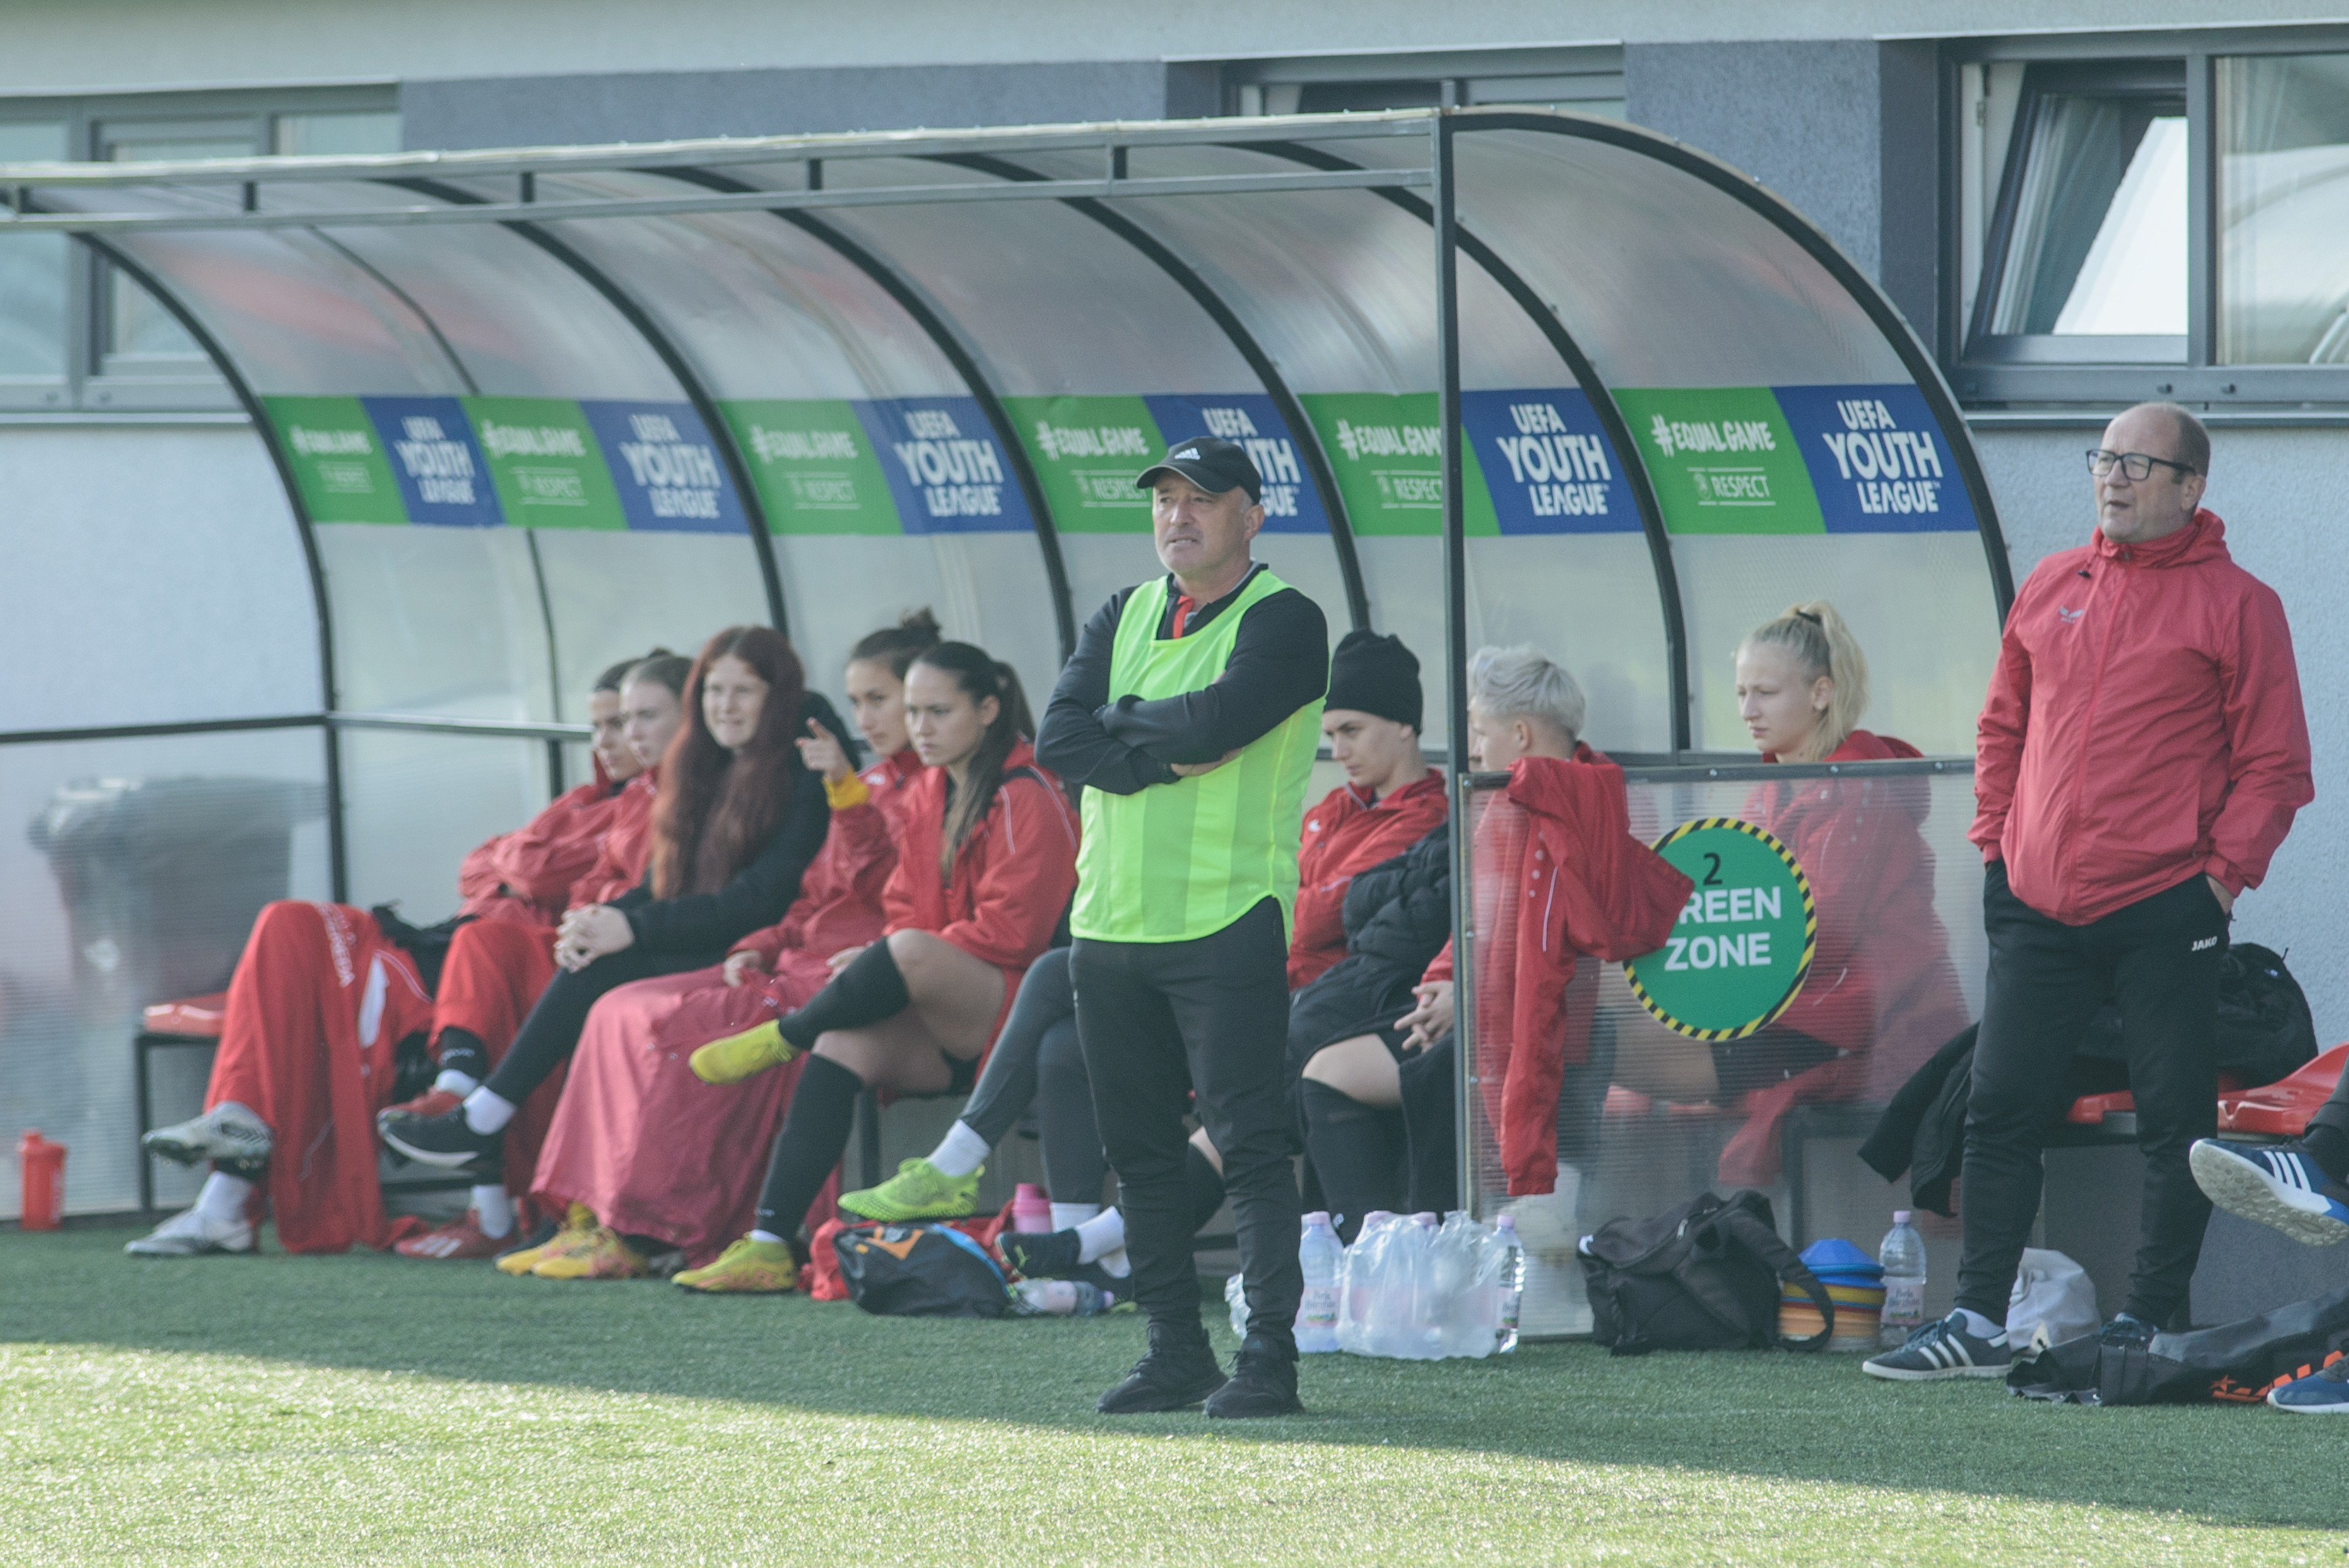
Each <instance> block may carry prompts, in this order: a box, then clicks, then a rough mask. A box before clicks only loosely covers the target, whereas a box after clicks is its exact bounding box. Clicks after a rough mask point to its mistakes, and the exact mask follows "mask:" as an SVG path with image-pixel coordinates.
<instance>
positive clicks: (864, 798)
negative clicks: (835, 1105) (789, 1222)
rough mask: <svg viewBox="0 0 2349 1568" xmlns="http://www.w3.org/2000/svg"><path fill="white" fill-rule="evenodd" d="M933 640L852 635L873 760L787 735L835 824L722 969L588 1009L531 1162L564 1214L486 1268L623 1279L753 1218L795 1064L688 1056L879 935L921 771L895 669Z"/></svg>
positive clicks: (909, 623) (857, 690)
mask: <svg viewBox="0 0 2349 1568" xmlns="http://www.w3.org/2000/svg"><path fill="white" fill-rule="evenodd" d="M937 640H938V631H937V623H936V621H935V620H934V619H932V618H931V616H930V614H929V612H928V611H926V610H924V611H920V612H917V613H916V614H912V615H908V616H907V617H905V620H904V621H903V622H902V623H901V624H898V625H895V626H891V627H886V628H885V629H883V630H881V631H877V632H874V633H873V634H871V635H869V636H867V637H865V638H864V640H863V641H862V642H860V643H858V644H857V645H856V647H855V649H854V652H853V654H852V655H851V656H850V658H849V661H848V668H847V676H846V684H847V688H848V695H849V699H850V702H851V705H852V711H853V712H854V716H855V723H856V727H857V729H858V731H859V732H860V733H862V734H863V736H864V739H865V742H866V744H867V745H869V746H871V747H872V748H873V750H874V754H875V755H876V756H877V757H878V758H880V760H878V761H876V762H874V764H873V765H872V766H871V767H869V768H867V769H864V772H863V773H861V774H859V773H856V772H854V771H852V770H851V763H850V758H849V754H848V750H847V748H845V747H844V746H843V745H842V744H841V743H840V742H839V741H838V740H837V739H836V738H833V737H832V736H830V735H828V734H825V733H823V732H822V730H821V729H820V728H819V729H818V731H817V733H815V734H813V735H811V736H809V737H807V738H803V739H802V740H801V741H800V742H799V747H800V756H801V758H802V761H804V762H805V763H806V765H807V766H808V767H809V768H810V769H813V770H814V771H816V772H818V773H821V774H823V779H824V792H825V794H826V796H827V797H828V798H829V799H830V801H831V805H832V831H831V833H830V835H829V836H828V837H827V838H826V839H825V840H824V844H823V854H821V855H819V856H817V857H816V861H815V863H814V864H813V865H812V866H810V867H809V868H808V874H807V881H806V882H805V884H804V886H803V887H802V891H801V893H800V896H799V900H798V902H797V903H793V904H792V907H791V911H790V913H787V914H785V915H784V916H783V918H782V921H781V923H779V924H776V925H772V926H770V927H768V928H767V929H766V930H764V931H760V932H754V933H752V934H750V935H749V936H746V937H744V938H743V939H742V940H741V941H740V943H738V944H736V945H735V948H734V951H733V952H731V953H730V954H727V956H726V963H725V965H724V966H723V967H722V968H719V969H699V970H696V971H694V972H693V973H692V974H689V975H664V976H662V977H659V978H657V979H652V980H639V981H636V982H635V983H634V984H633V985H623V986H621V987H620V988H619V989H618V990H616V991H615V992H613V993H612V994H611V995H607V996H605V998H604V999H603V1000H602V1001H600V1002H598V1003H596V1004H595V1009H594V1010H593V1011H592V1012H590V1013H589V1014H588V1015H587V1027H586V1030H585V1033H584V1034H583V1035H582V1036H581V1037H580V1040H579V1053H578V1055H577V1056H575V1057H573V1058H572V1063H571V1074H570V1080H569V1083H568V1085H567V1086H566V1087H565V1088H564V1092H563V1101H562V1105H561V1107H560V1109H557V1110H556V1112H555V1116H554V1126H553V1128H552V1129H550V1130H549V1131H548V1134H547V1140H546V1148H545V1150H544V1152H543V1155H542V1156H541V1158H540V1161H539V1167H538V1171H539V1174H538V1187H537V1195H538V1199H539V1201H540V1202H542V1203H543V1204H545V1205H547V1206H549V1207H550V1208H555V1209H559V1208H561V1207H562V1206H563V1205H564V1204H565V1203H568V1204H569V1205H570V1208H571V1219H570V1222H568V1223H567V1224H566V1225H565V1226H564V1229H563V1231H562V1232H561V1233H559V1234H556V1235H554V1236H553V1237H552V1238H550V1239H547V1240H545V1241H544V1243H543V1245H540V1246H536V1247H529V1248H524V1249H522V1250H519V1251H516V1252H513V1253H510V1254H509V1255H507V1256H504V1257H502V1258H500V1259H499V1260H498V1266H499V1267H500V1268H502V1269H503V1270H504V1271H506V1272H507V1273H508V1274H534V1275H536V1276H537V1277H539V1278H541V1279H631V1278H635V1277H637V1276H639V1275H641V1274H645V1273H647V1272H648V1271H649V1270H651V1269H652V1268H653V1267H654V1265H655V1264H656V1263H657V1261H659V1260H662V1259H664V1258H667V1257H678V1258H679V1259H680V1261H682V1262H684V1263H690V1264H701V1263H707V1262H709V1260H710V1259H711V1258H712V1257H714V1256H715V1255H716V1254H717V1253H718V1250H719V1248H720V1247H721V1246H723V1245H724V1244H725V1243H727V1242H729V1241H731V1240H732V1239H733V1238H735V1237H737V1236H740V1234H741V1233H743V1232H744V1231H745V1230H747V1229H749V1228H750V1222H751V1220H752V1218H753V1214H752V1210H753V1208H754V1206H755V1204H756V1202H757V1198H758V1187H759V1176H760V1172H761V1170H762V1169H763V1162H762V1161H760V1160H759V1159H758V1154H759V1153H763V1152H764V1151H765V1150H766V1149H767V1147H768V1145H769V1144H770V1143H771V1142H772V1140H773V1139H774V1136H775V1128H776V1124H777V1122H778V1120H779V1119H781V1116H782V1111H783V1105H784V1102H785V1101H786V1100H787V1099H789V1098H790V1095H791V1090H792V1085H793V1083H794V1082H795V1081H796V1080H797V1078H798V1077H799V1073H800V1070H801V1069H800V1068H799V1067H797V1066H795V1065H794V1066H787V1067H785V1068H782V1069H781V1071H779V1072H773V1073H769V1074H766V1075H765V1076H764V1077H762V1078H760V1079H759V1080H758V1081H757V1082H756V1083H755V1084H753V1085H750V1086H746V1087H743V1088H733V1089H722V1088H711V1087H710V1086H709V1085H708V1084H705V1083H703V1082H702V1081H701V1080H700V1079H699V1078H696V1077H694V1075H693V1072H692V1070H691V1069H690V1068H688V1066H687V1065H686V1057H687V1056H688V1055H689V1054H690V1053H691V1051H692V1050H693V1048H694V1047H697V1046H699V1045H702V1044H704V1043H706V1042H707V1041H709V1040H710V1039H712V1038H714V1037H719V1036H721V1035H725V1034H730V1033H735V1032H738V1031H740V1030H742V1029H746V1028H748V1027H750V1026H752V1025H753V1024H756V1023H759V1022H761V1021H763V1020H766V1019H770V1018H772V1017H774V1016H776V1014H777V1012H778V1011H783V1010H788V1008H789V1007H790V1006H796V1005H798V1004H799V1003H802V1002H804V1001H806V1000H807V998H809V997H811V996H812V995H815V994H816V992H818V991H819V990H821V989H823V985H824V982H825V981H826V980H828V979H829V978H830V977H831V971H830V969H829V967H828V966H827V965H826V964H825V960H826V959H828V958H830V957H831V956H832V955H833V954H835V953H839V952H842V951H844V950H846V949H848V948H852V947H861V946H863V945H864V944H866V943H869V942H873V941H876V940H878V939H879V937H880V936H881V934H882V932H883V930H884V927H885V916H884V912H883V909H882V895H883V890H884V889H885V887H886V885H887V883H888V881H889V876H890V873H891V872H892V871H894V870H895V867H896V863H897V837H898V834H899V832H900V831H901V827H900V823H899V820H898V819H899V818H900V816H901V815H902V814H903V811H904V810H905V800H906V798H907V796H908V795H909V794H910V793H911V792H912V791H911V788H910V787H911V785H912V784H913V782H914V780H915V779H917V778H919V777H920V776H921V773H922V771H923V769H922V764H921V759H920V758H919V757H918V756H916V753H915V752H914V750H913V748H912V747H911V744H910V740H909V738H908V737H907V735H906V731H905V672H906V668H907V666H908V665H911V664H912V662H913V660H914V657H915V655H917V654H919V653H921V652H922V651H923V650H924V649H926V648H928V647H930V646H932V645H935V644H936V642H937ZM542 1092H543V1091H542Z"/></svg>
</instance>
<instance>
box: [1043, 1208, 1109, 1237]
mask: <svg viewBox="0 0 2349 1568" xmlns="http://www.w3.org/2000/svg"><path fill="white" fill-rule="evenodd" d="M1100 1212H1101V1205H1100V1204H1099V1203H1055V1204H1053V1205H1052V1229H1054V1230H1056V1231H1073V1230H1075V1229H1076V1228H1077V1227H1078V1226H1079V1225H1081V1224H1083V1223H1084V1222H1086V1221H1087V1220H1090V1219H1092V1217H1093V1216H1094V1215H1095V1214H1098V1213H1100Z"/></svg>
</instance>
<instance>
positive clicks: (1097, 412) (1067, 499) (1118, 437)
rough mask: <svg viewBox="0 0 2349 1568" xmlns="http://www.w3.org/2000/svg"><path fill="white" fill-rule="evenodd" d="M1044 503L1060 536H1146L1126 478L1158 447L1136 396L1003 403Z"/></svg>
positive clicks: (1139, 504)
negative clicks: (1017, 433) (1116, 534)
mask: <svg viewBox="0 0 2349 1568" xmlns="http://www.w3.org/2000/svg"><path fill="white" fill-rule="evenodd" d="M1003 407H1004V411H1005V412H1006V413H1007V414H1009V416H1010V418H1011V428H1013V429H1014V430H1017V431H1018V432H1019V444H1020V445H1021V446H1022V447H1024V448H1026V449H1027V451H1028V460H1029V462H1030V464H1032V465H1033V466H1034V467H1035V469H1036V481H1037V483H1038V484H1040V486H1042V487H1043V490H1044V503H1045V505H1046V506H1047V507H1049V508H1050V510H1051V513H1052V522H1053V525H1054V526H1055V527H1057V528H1058V529H1059V530H1060V531H1061V532H1062V533H1148V532H1149V531H1150V492H1149V491H1147V490H1136V489H1135V488H1134V485H1133V477H1134V475H1136V474H1138V473H1140V472H1141V471H1142V470H1143V469H1145V468H1147V467H1149V466H1150V462H1151V459H1154V458H1155V457H1157V456H1159V454H1161V453H1162V452H1164V451H1165V449H1166V443H1165V442H1164V440H1163V439H1161V438H1160V437H1159V434H1158V426H1157V424H1156V422H1155V421H1154V420H1153V419H1152V418H1151V417H1150V409H1149V407H1148V406H1147V405H1146V404H1144V403H1143V400H1142V399H1141V398H1139V397H1006V398H1005V399H1004V400H1003Z"/></svg>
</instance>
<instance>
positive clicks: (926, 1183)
mask: <svg viewBox="0 0 2349 1568" xmlns="http://www.w3.org/2000/svg"><path fill="white" fill-rule="evenodd" d="M986 1169H987V1167H986V1166H984V1165H982V1166H980V1167H979V1168H978V1170H977V1171H972V1172H971V1173H970V1174H969V1175H968V1176H949V1175H947V1173H946V1172H945V1171H941V1170H939V1169H938V1168H937V1167H936V1166H935V1165H933V1164H931V1163H930V1162H929V1161H927V1160H925V1159H922V1158H921V1157H920V1156H918V1155H916V1157H915V1158H913V1159H911V1160H906V1161H900V1162H899V1163H898V1166H897V1173H896V1174H895V1176H892V1177H890V1178H889V1180H887V1181H884V1182H882V1183H881V1185H879V1186H878V1187H867V1188H865V1189H864V1191H859V1192H843V1193H842V1194H841V1195H840V1206H841V1207H842V1208H843V1209H844V1210H846V1211H847V1212H849V1213H852V1214H854V1215H856V1216H857V1217H858V1218H860V1219H865V1220H885V1221H888V1222H892V1223H895V1222H900V1221H905V1220H959V1219H962V1218H964V1217H966V1216H967V1215H968V1214H969V1213H970V1212H971V1211H972V1210H973V1209H976V1208H977V1207H978V1178H979V1176H980V1174H981V1173H982V1172H984V1171H986Z"/></svg>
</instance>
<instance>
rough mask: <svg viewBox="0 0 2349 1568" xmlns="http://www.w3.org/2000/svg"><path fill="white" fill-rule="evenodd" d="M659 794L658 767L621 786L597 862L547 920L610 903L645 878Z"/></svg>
mask: <svg viewBox="0 0 2349 1568" xmlns="http://www.w3.org/2000/svg"><path fill="white" fill-rule="evenodd" d="M659 796H660V769H657V768H647V769H645V770H644V771H643V772H642V773H639V774H637V775H636V777H635V778H634V779H629V780H628V781H627V783H626V785H624V786H622V787H621V789H620V794H619V799H618V800H617V801H616V804H615V807H614V810H613V812H612V816H611V820H609V821H608V822H606V823H605V827H604V834H603V837H602V838H601V839H599V840H598V841H596V844H595V864H593V865H591V866H589V867H588V868H587V870H586V872H585V874H584V875H583V876H581V877H580V879H579V880H578V881H577V882H573V883H572V884H571V899H570V902H569V903H566V904H563V905H561V906H559V907H558V908H557V910H556V912H555V914H554V919H552V920H549V921H547V922H546V923H547V924H548V925H554V924H556V923H559V922H560V921H561V920H562V918H563V913H562V912H563V910H564V909H578V908H580V907H582V906H583V905H585V904H591V903H611V902H612V901H613V900H614V899H616V898H617V897H619V896H620V895H621V894H622V893H624V892H627V891H628V890H629V889H630V888H632V887H635V886H636V884H637V883H639V882H643V881H644V880H645V862H646V861H647V860H649V859H650V858H651V856H652V851H653V802H654V801H655V800H656V799H659Z"/></svg>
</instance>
